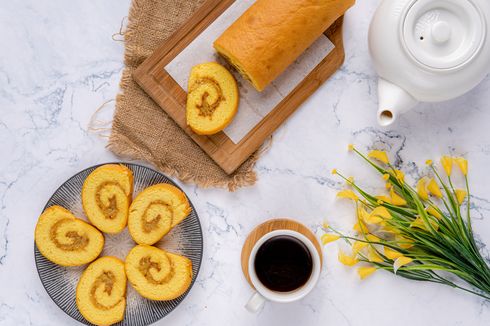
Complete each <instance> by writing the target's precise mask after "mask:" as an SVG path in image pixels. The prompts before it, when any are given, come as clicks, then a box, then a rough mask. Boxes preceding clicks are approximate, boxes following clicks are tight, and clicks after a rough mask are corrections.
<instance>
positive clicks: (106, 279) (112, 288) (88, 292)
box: [76, 257, 127, 325]
mask: <svg viewBox="0 0 490 326" xmlns="http://www.w3.org/2000/svg"><path fill="white" fill-rule="evenodd" d="M126 282H127V281H126V272H125V269H124V263H123V262H122V261H121V260H119V259H117V258H115V257H102V258H99V259H97V260H96V261H94V262H93V263H92V264H90V265H89V266H88V267H87V269H86V270H85V271H84V272H83V274H82V276H81V277H80V280H79V281H78V286H77V294H76V302H77V307H78V310H79V311H80V313H81V314H82V316H83V317H84V318H85V319H87V320H88V321H89V322H91V323H92V324H95V325H111V324H114V323H117V322H119V321H121V320H123V318H124V311H125V309H126Z"/></svg>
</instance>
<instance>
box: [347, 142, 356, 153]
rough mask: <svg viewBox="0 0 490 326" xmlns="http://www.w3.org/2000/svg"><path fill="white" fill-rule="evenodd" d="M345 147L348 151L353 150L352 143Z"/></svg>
mask: <svg viewBox="0 0 490 326" xmlns="http://www.w3.org/2000/svg"><path fill="white" fill-rule="evenodd" d="M347 149H348V150H349V152H352V151H353V150H354V145H352V144H349V146H347Z"/></svg>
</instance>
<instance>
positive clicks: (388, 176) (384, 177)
mask: <svg viewBox="0 0 490 326" xmlns="http://www.w3.org/2000/svg"><path fill="white" fill-rule="evenodd" d="M389 178H390V175H389V174H388V173H385V174H383V179H384V180H385V181H388V179H389Z"/></svg>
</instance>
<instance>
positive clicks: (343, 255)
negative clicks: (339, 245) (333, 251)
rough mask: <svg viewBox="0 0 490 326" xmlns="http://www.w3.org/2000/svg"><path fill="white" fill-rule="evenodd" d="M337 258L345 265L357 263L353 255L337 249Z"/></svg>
mask: <svg viewBox="0 0 490 326" xmlns="http://www.w3.org/2000/svg"><path fill="white" fill-rule="evenodd" d="M338 259H339V262H341V263H342V264H344V265H345V266H354V265H355V264H357V263H358V260H357V258H356V257H355V256H349V255H347V254H346V253H344V252H343V251H342V250H339V255H338Z"/></svg>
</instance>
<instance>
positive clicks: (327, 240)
mask: <svg viewBox="0 0 490 326" xmlns="http://www.w3.org/2000/svg"><path fill="white" fill-rule="evenodd" d="M338 239H340V236H339V235H338V234H332V233H327V234H324V235H322V243H323V244H324V245H326V244H327V243H330V242H334V241H337V240H338Z"/></svg>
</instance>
